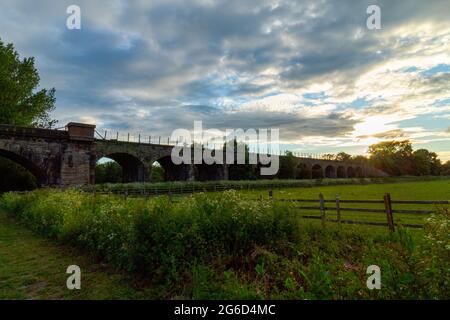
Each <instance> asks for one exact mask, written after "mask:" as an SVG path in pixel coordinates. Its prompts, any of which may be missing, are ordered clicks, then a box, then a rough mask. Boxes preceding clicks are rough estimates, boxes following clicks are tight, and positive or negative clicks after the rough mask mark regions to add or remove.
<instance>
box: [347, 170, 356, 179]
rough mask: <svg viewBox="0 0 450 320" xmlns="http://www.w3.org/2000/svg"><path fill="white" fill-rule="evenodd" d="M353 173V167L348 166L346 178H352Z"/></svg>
mask: <svg viewBox="0 0 450 320" xmlns="http://www.w3.org/2000/svg"><path fill="white" fill-rule="evenodd" d="M355 176H356V175H355V169H353V167H348V168H347V177H348V178H354V177H355Z"/></svg>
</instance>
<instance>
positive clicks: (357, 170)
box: [355, 167, 364, 178]
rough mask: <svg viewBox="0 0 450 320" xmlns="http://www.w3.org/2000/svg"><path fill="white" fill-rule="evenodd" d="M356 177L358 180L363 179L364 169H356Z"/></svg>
mask: <svg viewBox="0 0 450 320" xmlns="http://www.w3.org/2000/svg"><path fill="white" fill-rule="evenodd" d="M355 176H356V177H357V178H363V177H364V173H363V169H362V168H361V167H356V169H355Z"/></svg>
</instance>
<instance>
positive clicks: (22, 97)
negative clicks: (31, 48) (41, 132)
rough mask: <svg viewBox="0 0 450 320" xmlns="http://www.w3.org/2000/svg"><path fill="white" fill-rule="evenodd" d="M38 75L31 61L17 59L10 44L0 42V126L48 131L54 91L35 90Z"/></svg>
mask: <svg viewBox="0 0 450 320" xmlns="http://www.w3.org/2000/svg"><path fill="white" fill-rule="evenodd" d="M39 81H40V78H39V74H38V72H37V70H36V68H35V66H34V58H32V57H31V58H24V59H23V60H20V58H19V54H18V53H17V52H16V51H15V50H14V47H13V45H12V44H7V45H4V44H3V42H2V41H1V40H0V123H2V124H14V125H19V126H35V127H43V128H49V127H52V126H53V125H54V124H55V123H56V121H55V120H51V118H50V112H51V111H52V110H53V109H54V104H55V89H54V88H53V89H50V90H47V89H41V90H37V88H38V86H39Z"/></svg>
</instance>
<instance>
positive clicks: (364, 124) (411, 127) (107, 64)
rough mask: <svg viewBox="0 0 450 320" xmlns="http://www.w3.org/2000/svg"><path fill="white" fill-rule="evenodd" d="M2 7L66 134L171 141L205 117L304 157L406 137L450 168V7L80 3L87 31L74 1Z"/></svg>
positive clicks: (0, 32) (9, 32) (1, 30)
mask: <svg viewBox="0 0 450 320" xmlns="http://www.w3.org/2000/svg"><path fill="white" fill-rule="evenodd" d="M0 4H1V8H2V10H1V12H0V39H1V40H2V41H3V42H12V43H13V44H14V45H15V47H16V49H17V50H18V51H19V52H20V53H21V54H22V55H23V56H34V57H36V61H37V66H38V68H39V71H40V74H41V78H42V85H43V86H44V87H55V88H56V90H57V109H56V111H55V114H54V116H55V117H56V118H58V119H59V120H60V122H61V124H64V123H65V122H67V121H86V122H94V123H96V124H97V126H98V127H99V130H101V129H102V130H108V131H109V132H111V131H113V132H115V131H121V132H122V133H126V132H132V133H138V132H141V133H142V134H147V135H148V134H151V135H153V136H157V135H162V136H167V135H170V133H171V132H172V131H173V130H174V129H176V128H192V127H193V122H194V121H195V120H202V121H203V122H204V126H205V127H215V128H219V129H224V128H244V129H245V128H279V129H280V133H281V139H282V141H283V143H284V144H285V145H286V147H289V148H291V149H297V150H298V151H303V152H337V151H340V150H345V151H347V152H351V153H363V152H365V150H366V148H367V146H368V145H369V144H371V143H375V142H378V141H382V140H385V139H411V140H412V141H413V142H414V144H416V145H420V147H430V149H433V150H435V151H438V152H440V153H439V154H440V155H442V156H443V157H445V158H450V157H448V155H449V149H450V147H449V145H450V144H449V143H448V142H449V141H450V132H449V130H448V120H449V115H450V22H449V20H448V11H449V8H450V6H449V3H448V1H447V0H436V1H432V2H428V1H418V0H416V1H408V2H399V1H375V2H374V1H368V0H367V1H351V0H347V1H331V0H329V1H326V0H323V1H313V0H308V1H300V0H298V1H295V0H291V1H289V0H254V1H229V0H228V1H225V0H217V1H216V0H191V1H186V0H183V1H182V0H169V1H168V0H161V1H156V0H152V1H145V0H136V1H129V2H128V1H121V0H115V1H110V0H108V1H107V0H104V1H87V0H81V1H78V2H77V4H78V5H79V6H80V7H81V13H82V29H81V30H68V29H67V28H66V27H65V22H66V18H67V14H66V8H67V6H69V5H71V4H72V1H50V0H41V1H36V2H30V1H25V0H14V1H13V0H0ZM370 4H378V5H379V6H380V7H381V14H382V29H381V30H373V31H371V30H368V29H367V28H366V18H367V14H366V8H367V6H368V5H370Z"/></svg>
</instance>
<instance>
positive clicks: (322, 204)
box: [269, 190, 450, 232]
mask: <svg viewBox="0 0 450 320" xmlns="http://www.w3.org/2000/svg"><path fill="white" fill-rule="evenodd" d="M269 198H271V199H273V200H274V201H280V202H290V203H295V204H297V203H299V204H303V203H306V204H308V203H317V204H318V205H317V206H311V205H296V206H294V208H297V209H301V210H317V211H319V212H320V215H302V218H305V219H319V220H321V221H322V223H325V222H336V223H347V224H363V225H373V226H387V227H388V228H389V230H390V231H391V232H393V231H394V230H395V227H396V223H395V222H394V214H399V213H400V214H411V215H428V214H431V213H433V212H434V210H411V209H393V204H396V205H445V204H450V201H449V200H392V199H391V195H390V194H389V193H385V194H384V196H383V199H380V200H343V199H340V197H339V195H336V197H335V199H325V198H324V196H323V195H322V194H319V197H318V199H275V198H274V197H273V191H272V190H270V191H269ZM359 203H361V204H380V205H382V207H383V208H381V209H379V208H353V207H346V206H345V205H346V204H359ZM327 204H330V206H328V205H327ZM327 211H333V212H336V219H330V218H327ZM342 212H362V213H374V214H383V215H385V216H386V222H380V221H366V220H349V219H342ZM402 226H405V227H411V228H422V227H423V225H422V224H414V223H402Z"/></svg>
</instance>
